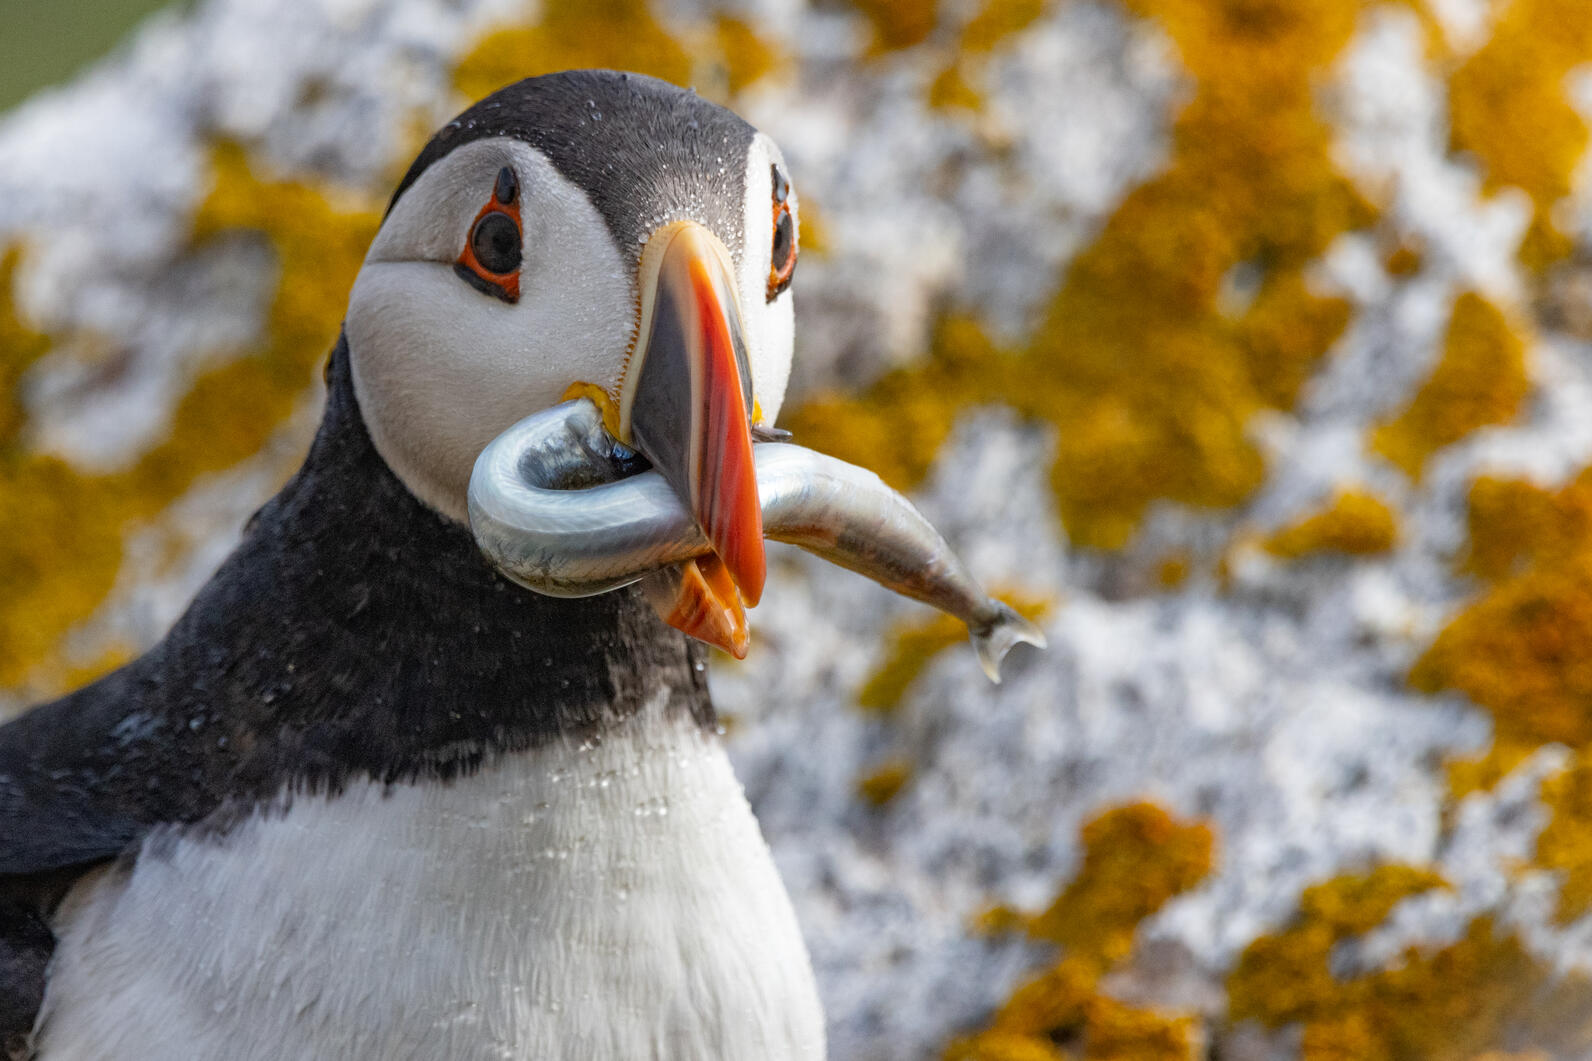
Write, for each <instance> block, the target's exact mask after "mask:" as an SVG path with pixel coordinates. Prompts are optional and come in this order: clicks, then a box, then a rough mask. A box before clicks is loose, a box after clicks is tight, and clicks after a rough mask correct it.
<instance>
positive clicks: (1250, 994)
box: [1227, 864, 1444, 1025]
mask: <svg viewBox="0 0 1592 1061" xmlns="http://www.w3.org/2000/svg"><path fill="white" fill-rule="evenodd" d="M1443 886H1444V881H1443V878H1442V877H1441V876H1439V875H1438V874H1436V873H1434V872H1432V871H1431V870H1427V869H1422V868H1419V867H1414V866H1406V865H1401V864H1393V865H1385V866H1378V867H1377V868H1376V869H1373V870H1371V871H1370V872H1369V873H1364V874H1351V875H1346V876H1342V877H1337V878H1334V879H1333V880H1330V881H1326V882H1324V883H1321V884H1315V885H1312V886H1311V887H1309V888H1306V889H1305V891H1304V894H1303V895H1302V896H1301V897H1300V900H1299V913H1298V914H1297V915H1296V916H1295V918H1294V920H1293V922H1292V923H1291V924H1289V925H1288V926H1286V927H1285V928H1284V929H1283V930H1282V931H1280V932H1278V933H1276V934H1274V935H1270V936H1262V937H1260V938H1259V939H1257V940H1255V941H1254V942H1252V943H1251V944H1250V945H1249V946H1248V947H1246V948H1245V949H1244V953H1243V954H1242V956H1241V957H1240V958H1239V961H1238V964H1237V965H1236V966H1235V967H1234V969H1233V971H1232V973H1231V975H1229V977H1228V980H1227V997H1228V1012H1229V1015H1230V1016H1231V1017H1232V1018H1233V1019H1235V1020H1246V1019H1250V1018H1254V1019H1257V1020H1260V1021H1262V1022H1263V1023H1266V1024H1270V1025H1280V1024H1287V1023H1291V1022H1294V1021H1301V1020H1309V1019H1311V1017H1312V1016H1314V1015H1316V1014H1317V1013H1318V1011H1323V1012H1325V1014H1326V1015H1328V1016H1330V1015H1331V1012H1330V1011H1332V1010H1333V1009H1336V1008H1342V1007H1341V1002H1342V1000H1341V998H1340V997H1339V991H1340V987H1339V982H1338V980H1337V979H1336V978H1335V977H1334V976H1333V975H1332V970H1331V966H1330V959H1331V952H1332V948H1333V947H1334V946H1335V945H1336V944H1337V943H1339V942H1340V941H1342V940H1344V939H1347V938H1349V937H1351V936H1357V935H1362V934H1364V933H1366V932H1369V931H1370V930H1371V929H1373V928H1375V927H1376V926H1377V925H1379V924H1381V923H1382V921H1383V920H1385V919H1386V918H1387V915H1388V914H1389V913H1391V912H1392V910H1393V907H1395V906H1396V905H1398V904H1399V903H1400V902H1402V901H1403V900H1405V899H1407V898H1409V897H1410V896H1412V895H1418V894H1420V893H1421V892H1424V891H1430V890H1431V889H1433V888H1440V887H1443Z"/></svg>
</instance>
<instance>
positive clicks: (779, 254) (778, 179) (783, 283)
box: [768, 166, 797, 302]
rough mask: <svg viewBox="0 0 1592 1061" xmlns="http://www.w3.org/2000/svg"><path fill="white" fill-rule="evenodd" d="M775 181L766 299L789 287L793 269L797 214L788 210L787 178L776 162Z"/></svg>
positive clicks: (776, 295)
mask: <svg viewBox="0 0 1592 1061" xmlns="http://www.w3.org/2000/svg"><path fill="white" fill-rule="evenodd" d="M771 173H772V176H773V181H774V241H773V251H772V253H771V254H770V255H769V263H768V301H770V302H772V301H774V300H775V299H776V298H778V297H779V296H780V293H781V292H783V291H784V290H785V289H786V288H788V287H790V281H791V277H792V276H794V275H795V273H796V254H797V245H796V243H797V239H796V218H795V217H794V216H793V215H792V214H791V210H790V181H789V180H787V179H786V177H785V174H783V173H781V172H780V169H779V167H778V166H773V167H771Z"/></svg>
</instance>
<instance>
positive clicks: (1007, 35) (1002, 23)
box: [929, 0, 1048, 110]
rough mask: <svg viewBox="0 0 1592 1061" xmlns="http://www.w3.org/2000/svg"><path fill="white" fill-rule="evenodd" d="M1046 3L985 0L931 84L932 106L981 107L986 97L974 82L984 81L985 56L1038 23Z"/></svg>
mask: <svg viewBox="0 0 1592 1061" xmlns="http://www.w3.org/2000/svg"><path fill="white" fill-rule="evenodd" d="M1047 6H1048V5H1047V3H1046V0H984V3H983V5H982V6H981V7H980V8H979V9H978V11H977V12H976V13H975V14H974V15H973V17H972V18H971V19H969V20H968V22H967V24H966V25H965V26H963V27H962V32H961V35H960V37H959V39H958V41H957V44H956V47H955V48H954V49H953V58H952V59H951V60H950V62H949V63H947V64H946V66H945V67H944V68H943V69H942V70H941V71H940V72H939V74H937V75H936V76H935V78H934V81H933V82H932V83H931V84H930V85H929V106H931V107H936V108H940V109H945V108H951V107H959V108H962V109H964V110H978V109H979V107H980V106H982V105H983V102H984V98H983V95H982V93H980V92H979V90H978V89H977V88H975V87H974V82H975V81H978V80H981V74H982V67H983V65H984V60H985V58H986V57H987V56H988V55H989V54H990V53H991V52H993V51H995V50H996V49H997V48H999V47H1000V46H1001V45H1002V44H1004V43H1005V42H1006V41H1007V40H1009V39H1011V38H1012V37H1015V36H1016V35H1017V34H1019V33H1021V32H1023V31H1024V30H1026V29H1027V28H1028V27H1029V26H1032V25H1033V24H1034V23H1035V22H1037V21H1038V20H1039V17H1040V16H1041V15H1043V14H1044V13H1045V9H1046V7H1047Z"/></svg>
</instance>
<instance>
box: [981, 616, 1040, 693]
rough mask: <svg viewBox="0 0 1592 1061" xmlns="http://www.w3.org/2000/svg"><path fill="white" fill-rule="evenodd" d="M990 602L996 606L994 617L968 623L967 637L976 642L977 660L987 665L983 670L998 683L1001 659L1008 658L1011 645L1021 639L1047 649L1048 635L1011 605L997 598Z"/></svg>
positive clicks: (984, 665)
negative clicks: (975, 623)
mask: <svg viewBox="0 0 1592 1061" xmlns="http://www.w3.org/2000/svg"><path fill="white" fill-rule="evenodd" d="M990 603H991V604H992V605H994V607H995V617H994V618H993V619H991V620H990V621H989V622H987V623H981V624H979V625H978V626H969V627H968V628H967V636H968V639H969V640H971V641H972V642H973V651H975V652H977V653H978V662H979V665H980V666H982V667H983V668H984V673H985V674H987V675H989V680H990V681H992V682H994V683H995V684H996V685H999V684H1000V683H1001V660H1003V659H1005V658H1006V653H1008V652H1010V651H1011V650H1012V646H1013V645H1015V644H1017V643H1018V642H1019V641H1020V642H1023V643H1024V644H1028V645H1033V646H1034V647H1035V648H1044V647H1045V635H1044V634H1043V633H1042V632H1041V631H1040V629H1039V627H1037V626H1035V625H1034V624H1033V623H1031V622H1029V621H1028V620H1027V619H1026V618H1024V617H1023V616H1022V615H1020V614H1018V612H1017V611H1016V609H1014V608H1013V607H1012V606H1011V605H1009V604H1006V603H1003V602H1002V601H998V600H991V601H990Z"/></svg>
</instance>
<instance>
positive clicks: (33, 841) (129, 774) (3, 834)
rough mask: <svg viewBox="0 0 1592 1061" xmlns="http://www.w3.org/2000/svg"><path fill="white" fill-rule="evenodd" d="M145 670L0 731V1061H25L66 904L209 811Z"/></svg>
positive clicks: (120, 675)
mask: <svg viewBox="0 0 1592 1061" xmlns="http://www.w3.org/2000/svg"><path fill="white" fill-rule="evenodd" d="M157 652H158V649H157ZM150 662H151V660H150V657H148V656H146V657H144V658H143V659H141V660H139V661H136V662H135V663H133V664H130V665H129V666H127V667H125V668H123V669H122V670H119V671H117V672H115V673H113V674H110V675H107V676H106V677H104V678H102V679H100V680H99V681H98V682H95V683H94V684H92V685H89V686H87V687H85V688H83V689H79V690H78V691H77V692H75V693H72V694H71V695H69V696H66V697H64V698H62V699H60V700H56V701H54V702H52V703H48V704H43V705H41V706H39V707H35V708H33V709H32V710H31V711H28V712H27V713H26V714H24V715H22V716H21V717H19V718H17V719H14V720H13V721H11V722H9V723H7V724H6V725H4V726H0V1058H5V1057H16V1056H22V1057H25V1056H27V1045H26V1044H27V1037H28V1035H29V1033H30V1032H31V1030H32V1027H33V1020H34V1015H35V1014H36V1013H37V1012H38V1007H39V1004H40V1003H41V1001H42V1000H43V997H44V984H45V974H46V969H47V967H48V965H49V960H50V954H51V952H52V951H53V950H54V946H55V940H54V937H53V936H52V934H51V932H50V925H49V917H50V915H51V913H52V912H53V910H54V907H55V905H56V904H57V903H58V902H59V901H60V899H61V897H62V896H63V895H65V894H66V892H67V890H68V889H69V888H70V887H71V886H72V884H73V883H74V882H75V881H76V880H77V878H79V877H81V876H82V875H83V874H84V873H85V872H87V871H88V870H89V869H92V868H93V867H94V866H96V865H98V864H101V863H104V862H106V861H109V860H111V859H114V858H116V857H117V856H118V855H120V854H122V852H124V851H126V850H127V849H128V848H129V847H131V846H132V844H133V843H134V842H135V841H137V839H138V838H139V837H140V836H142V835H143V834H144V833H146V832H148V831H149V830H150V829H151V828H153V827H154V826H156V825H159V824H160V823H162V822H167V821H184V820H192V817H193V816H194V814H195V812H196V811H200V810H202V809H203V808H205V807H206V806H207V805H208V804H209V803H210V802H211V801H209V800H206V799H204V798H202V797H199V798H196V789H202V788H204V787H205V786H204V785H203V781H202V779H203V778H204V776H205V774H206V771H205V770H204V769H202V768H201V764H199V763H197V762H193V763H186V764H185V763H183V762H182V761H180V760H181V757H182V755H183V752H182V750H181V746H180V745H179V746H178V747H177V748H175V749H174V748H172V747H171V746H170V745H169V744H165V743H164V742H163V735H165V734H169V733H170V732H171V731H172V730H173V729H175V728H178V727H177V726H176V723H175V720H173V719H171V718H169V717H167V715H166V713H164V712H162V711H161V709H160V703H161V699H162V697H161V693H162V691H163V690H162V687H161V686H162V683H160V682H158V681H152V680H150V678H149V677H148V676H149V674H150V673H151V670H152V668H151V667H150V666H149V664H150ZM190 747H191V746H190ZM190 757H191V756H190Z"/></svg>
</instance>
